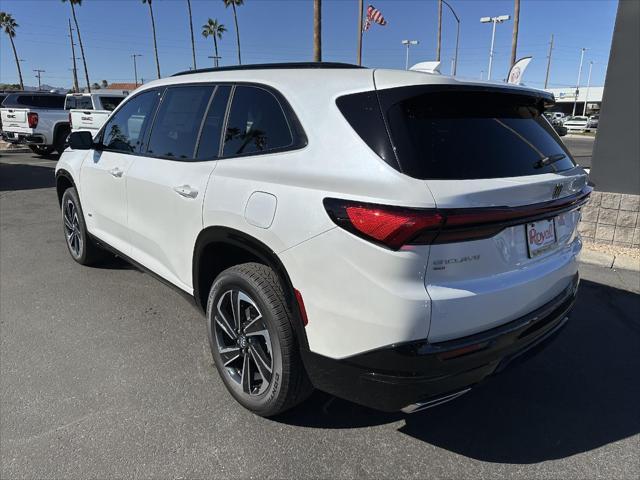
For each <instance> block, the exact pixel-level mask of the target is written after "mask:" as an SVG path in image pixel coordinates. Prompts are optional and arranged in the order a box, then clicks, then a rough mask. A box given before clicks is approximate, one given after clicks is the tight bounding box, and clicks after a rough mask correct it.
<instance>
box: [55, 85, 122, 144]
mask: <svg viewBox="0 0 640 480" xmlns="http://www.w3.org/2000/svg"><path fill="white" fill-rule="evenodd" d="M127 94H128V92H127V91H120V90H115V91H111V92H109V91H98V92H95V93H70V94H68V95H67V98H66V100H65V105H64V108H65V109H67V110H69V122H70V123H71V131H72V132H77V131H80V130H86V131H89V132H91V134H92V135H95V134H96V133H98V130H100V128H101V127H102V125H104V123H105V122H106V121H107V118H109V115H111V112H112V111H113V110H115V108H116V107H117V106H118V105H119V104H120V102H121V101H122V100H123V99H124V98H125V97H126V96H127Z"/></svg>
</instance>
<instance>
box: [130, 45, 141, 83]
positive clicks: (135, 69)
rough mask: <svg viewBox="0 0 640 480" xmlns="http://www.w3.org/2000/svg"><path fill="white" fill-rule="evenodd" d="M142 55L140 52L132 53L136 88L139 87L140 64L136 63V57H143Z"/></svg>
mask: <svg viewBox="0 0 640 480" xmlns="http://www.w3.org/2000/svg"><path fill="white" fill-rule="evenodd" d="M141 56H142V55H141V54H139V53H132V54H131V58H133V75H134V77H135V79H136V88H137V87H138V65H137V64H136V58H137V57H141Z"/></svg>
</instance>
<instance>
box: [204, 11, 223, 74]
mask: <svg viewBox="0 0 640 480" xmlns="http://www.w3.org/2000/svg"><path fill="white" fill-rule="evenodd" d="M226 31H227V27H225V26H224V25H223V24H221V23H218V19H215V20H213V19H211V18H210V19H209V20H207V23H205V24H204V25H203V26H202V36H203V37H204V38H207V37H208V36H209V35H211V36H212V37H213V47H214V49H215V56H214V57H213V64H214V65H215V66H216V67H217V66H218V59H219V58H220V57H218V39H222V34H223V33H224V32H226Z"/></svg>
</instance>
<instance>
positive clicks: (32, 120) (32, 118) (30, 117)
mask: <svg viewBox="0 0 640 480" xmlns="http://www.w3.org/2000/svg"><path fill="white" fill-rule="evenodd" d="M27 122H29V128H36V127H37V126H38V114H37V113H36V112H29V113H27Z"/></svg>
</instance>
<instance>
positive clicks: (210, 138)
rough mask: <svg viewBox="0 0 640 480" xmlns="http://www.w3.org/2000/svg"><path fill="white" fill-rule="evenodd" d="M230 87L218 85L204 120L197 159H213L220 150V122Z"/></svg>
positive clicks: (225, 107)
mask: <svg viewBox="0 0 640 480" xmlns="http://www.w3.org/2000/svg"><path fill="white" fill-rule="evenodd" d="M230 92H231V87H229V86H227V85H223V86H220V87H218V89H217V90H216V93H215V95H214V97H213V101H212V102H211V106H210V107H209V111H208V112H207V117H206V118H205V120H204V125H203V127H202V133H201V134H200V143H199V146H198V154H197V155H196V158H197V159H198V160H214V159H216V158H218V153H219V151H220V139H221V138H222V124H223V123H224V114H225V112H226V111H227V102H228V101H229V93H230Z"/></svg>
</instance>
